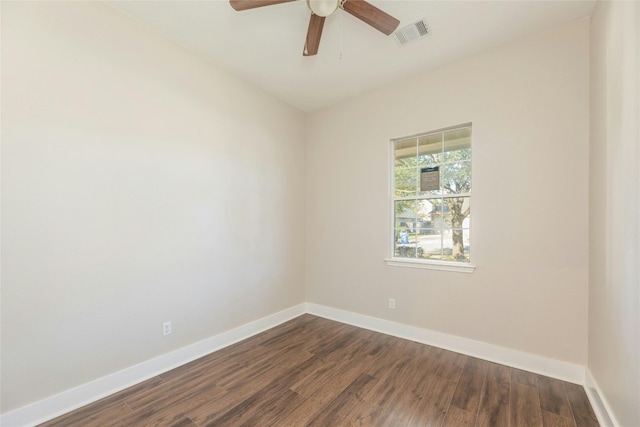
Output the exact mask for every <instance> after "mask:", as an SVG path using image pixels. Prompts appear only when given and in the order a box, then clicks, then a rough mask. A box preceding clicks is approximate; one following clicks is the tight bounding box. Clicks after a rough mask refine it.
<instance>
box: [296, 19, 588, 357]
mask: <svg viewBox="0 0 640 427" xmlns="http://www.w3.org/2000/svg"><path fill="white" fill-rule="evenodd" d="M588 61H589V23H588V21H586V20H585V21H581V22H579V23H576V24H574V25H571V26H569V27H566V28H562V29H559V30H556V31H552V32H548V33H544V34H540V35H537V36H535V37H532V38H529V39H526V40H523V41H520V42H517V43H513V44H509V45H507V46H504V47H501V48H498V49H495V50H491V51H488V52H486V53H482V54H480V55H477V56H474V57H469V58H466V59H463V60H460V61H458V62H455V63H452V64H450V65H448V66H445V67H443V68H440V69H438V70H436V71H433V72H429V73H426V74H423V75H421V76H419V77H416V78H412V79H409V80H407V81H404V82H398V83H396V84H394V85H392V86H390V87H388V88H386V89H384V90H381V91H378V92H376V93H372V94H369V95H368V96H364V97H361V98H359V99H357V100H354V101H352V102H347V103H344V104H341V105H339V106H335V107H332V108H327V109H325V110H322V111H319V112H316V113H312V114H309V115H308V116H307V130H306V131H307V229H308V230H309V231H308V234H307V259H306V282H307V292H308V296H307V299H308V301H310V302H313V303H318V304H323V305H327V306H331V307H335V308H340V309H344V310H348V311H352V312H356V313H361V314H365V315H370V316H375V317H379V318H383V319H389V320H392V321H397V322H400V323H404V324H408V325H413V326H417V327H420V328H426V329H430V330H435V331H441V332H445V333H448V334H453V335H457V336H461V337H466V338H470V339H473V340H478V341H483V342H486V343H491V344H495V345H499V346H504V347H507V348H512V349H516V350H520V351H524V352H529V353H533V354H537V355H542V356H546V357H550V358H555V359H559V360H563V361H567V362H571V363H576V364H580V365H584V364H585V363H586V358H587V282H588V279H587V274H588V248H587V243H588V227H587V218H588V215H587V209H588V180H589V177H588V154H589V80H588V79H589V62H588ZM466 122H473V162H474V163H473V200H472V227H473V230H472V236H471V241H472V255H471V256H472V261H473V262H474V263H475V264H476V265H477V269H476V271H475V272H474V273H473V274H465V273H452V272H440V271H433V270H423V269H414V268H403V267H392V266H387V265H386V264H385V263H384V262H383V259H384V258H385V257H387V256H388V254H387V248H388V239H389V235H390V233H389V230H388V229H389V195H388V193H389V192H388V187H389V177H388V167H389V166H388V165H389V139H390V138H397V137H401V136H405V135H411V134H415V133H419V132H425V131H429V130H433V129H439V128H443V127H447V126H452V125H456V124H461V123H466ZM390 297H393V298H395V299H396V309H395V310H390V309H388V308H387V300H388V298H390Z"/></svg>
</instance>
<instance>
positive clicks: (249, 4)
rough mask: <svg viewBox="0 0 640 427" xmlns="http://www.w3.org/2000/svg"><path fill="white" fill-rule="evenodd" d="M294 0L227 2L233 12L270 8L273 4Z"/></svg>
mask: <svg viewBox="0 0 640 427" xmlns="http://www.w3.org/2000/svg"><path fill="white" fill-rule="evenodd" d="M290 1H295V0H229V3H230V4H231V7H232V8H234V9H235V10H238V11H239V10H247V9H255V8H256V7H262V6H271V5H273V4H279V3H286V2H290Z"/></svg>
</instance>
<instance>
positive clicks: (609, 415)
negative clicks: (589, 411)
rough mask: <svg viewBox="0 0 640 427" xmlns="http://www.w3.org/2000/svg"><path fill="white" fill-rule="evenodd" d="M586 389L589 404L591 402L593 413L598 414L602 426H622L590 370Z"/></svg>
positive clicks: (587, 372) (587, 375) (586, 380)
mask: <svg viewBox="0 0 640 427" xmlns="http://www.w3.org/2000/svg"><path fill="white" fill-rule="evenodd" d="M584 389H585V391H586V392H587V397H588V398H589V402H591V407H592V408H593V412H595V413H596V417H597V418H598V422H599V423H600V426H602V427H617V426H619V425H621V424H620V423H619V422H618V421H617V420H616V418H615V417H614V416H613V411H611V407H610V406H609V403H608V402H607V399H605V397H604V394H602V390H600V387H599V386H598V383H597V382H596V380H595V379H594V378H593V375H592V374H591V371H590V370H589V369H587V370H586V375H585V382H584Z"/></svg>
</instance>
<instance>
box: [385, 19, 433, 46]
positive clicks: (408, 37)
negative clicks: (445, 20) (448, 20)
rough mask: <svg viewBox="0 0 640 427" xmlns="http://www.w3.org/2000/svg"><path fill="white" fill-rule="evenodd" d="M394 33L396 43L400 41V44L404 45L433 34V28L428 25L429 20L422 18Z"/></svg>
mask: <svg viewBox="0 0 640 427" xmlns="http://www.w3.org/2000/svg"><path fill="white" fill-rule="evenodd" d="M393 35H394V36H395V37H394V38H395V39H396V43H398V45H399V46H404V45H405V44H407V43H409V42H412V41H415V40H418V39H420V38H422V37H426V36H429V35H431V28H429V25H427V21H426V20H425V19H424V18H422V19H421V20H419V21H416V22H414V23H413V24H409V25H407V26H404V27H402V28H400V29H399V30H396V32H395V33H393Z"/></svg>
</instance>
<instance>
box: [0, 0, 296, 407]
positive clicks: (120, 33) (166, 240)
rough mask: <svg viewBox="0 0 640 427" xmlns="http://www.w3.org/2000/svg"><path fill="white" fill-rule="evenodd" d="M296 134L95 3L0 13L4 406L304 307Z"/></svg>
mask: <svg viewBox="0 0 640 427" xmlns="http://www.w3.org/2000/svg"><path fill="white" fill-rule="evenodd" d="M303 126H304V120H303V114H302V113H301V112H299V111H298V110H295V109H294V108H291V107H289V106H287V105H285V104H283V103H281V102H279V101H276V100H274V99H273V98H272V97H270V96H268V95H266V94H265V93H263V92H262V91H260V90H258V89H256V88H254V87H252V86H250V85H248V84H246V83H244V82H242V81H240V80H239V79H238V78H236V77H234V76H233V75H231V74H229V73H227V72H225V71H222V69H221V68H219V67H217V66H215V65H214V64H211V63H209V62H206V61H204V60H203V59H202V58H200V57H199V56H198V55H196V54H195V53H193V52H191V51H188V50H186V49H184V47H182V46H180V45H178V44H176V43H173V42H171V41H169V40H168V39H166V38H165V37H163V36H161V35H159V34H158V33H156V32H155V31H152V30H151V29H149V28H148V27H146V26H144V25H141V24H139V23H137V22H135V21H133V20H131V19H129V18H127V17H126V16H124V15H122V14H121V13H120V12H117V11H116V10H115V9H112V8H111V7H109V6H106V5H104V4H102V3H98V2H55V3H53V2H45V3H30V2H20V3H12V2H4V1H3V2H2V345H1V348H2V378H1V383H2V396H1V401H2V412H3V413H4V412H7V411H9V410H11V409H14V408H17V407H19V406H21V405H24V404H27V403H30V402H33V401H36V400H38V399H41V398H44V397H47V396H50V395H52V394H54V393H57V392H60V391H62V390H66V389H69V388H71V387H74V386H76V385H79V384H83V383H86V382H87V381H90V380H92V379H95V378H97V377H100V376H102V375H106V374H108V373H111V372H114V371H117V370H119V369H122V368H125V367H129V366H132V365H134V364H136V363H139V362H141V361H144V360H147V359H150V358H152V357H155V356H158V355H160V354H163V353H166V352H169V351H171V350H174V349H177V348H180V347H184V346H186V345H188V344H190V343H193V342H196V341H198V340H201V339H204V338H207V337H210V336H212V335H214V334H216V333H219V332H221V331H226V330H229V329H230V328H233V327H235V326H239V325H242V324H244V323H246V322H249V321H252V320H255V319H258V318H260V317H263V316H266V315H268V314H272V313H275V312H277V311H279V310H282V309H284V308H286V307H291V306H293V305H295V304H298V303H301V302H303V301H304V287H303V280H304V276H303V267H304V265H303V256H304V253H303V252H302V251H301V250H300V248H302V247H303V246H304V220H303V217H304V203H303V202H301V200H303V199H304V192H303V191H304V187H303V179H304V169H303V168H304V141H303V138H304V130H303ZM166 320H171V321H172V322H173V334H172V335H170V336H169V337H166V338H165V337H162V335H161V324H162V322H163V321H166Z"/></svg>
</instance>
